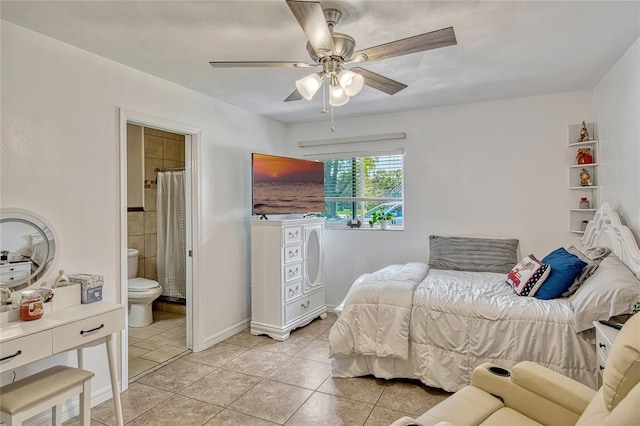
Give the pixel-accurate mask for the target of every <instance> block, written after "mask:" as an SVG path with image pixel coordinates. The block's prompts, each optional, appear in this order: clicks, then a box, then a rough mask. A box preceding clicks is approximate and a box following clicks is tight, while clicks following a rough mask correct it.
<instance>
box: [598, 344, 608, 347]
mask: <svg viewBox="0 0 640 426" xmlns="http://www.w3.org/2000/svg"><path fill="white" fill-rule="evenodd" d="M598 346H600V347H601V348H606V347H607V345H605V344H604V343H599V344H598Z"/></svg>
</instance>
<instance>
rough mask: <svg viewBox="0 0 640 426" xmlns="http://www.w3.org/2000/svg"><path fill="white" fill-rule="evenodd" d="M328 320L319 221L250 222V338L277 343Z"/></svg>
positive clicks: (309, 219) (322, 223) (310, 219)
mask: <svg viewBox="0 0 640 426" xmlns="http://www.w3.org/2000/svg"><path fill="white" fill-rule="evenodd" d="M326 316H327V307H326V306H325V304H324V218H308V219H284V220H273V219H269V220H253V221H252V222H251V334H254V335H259V334H266V335H268V336H270V337H271V338H273V339H276V340H286V339H287V338H289V333H290V332H291V330H293V329H295V328H298V327H302V326H304V325H307V324H308V323H310V322H311V321H312V320H313V319H314V318H317V317H320V318H322V319H324V318H326Z"/></svg>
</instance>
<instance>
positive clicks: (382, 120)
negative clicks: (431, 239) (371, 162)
mask: <svg viewBox="0 0 640 426" xmlns="http://www.w3.org/2000/svg"><path fill="white" fill-rule="evenodd" d="M345 108H348V106H347V107H345ZM336 113H337V114H339V109H337V110H336ZM591 116H592V115H591V94H590V92H577V93H565V94H556V95H548V96H539V97H529V98H519V99H512V100H502V101H494V102H485V103H477V104H467V105H459V106H451V107H443V108H433V109H425V110H419V111H409V112H401V113H396V114H388V115H378V116H368V117H361V118H353V119H344V120H337V121H336V124H335V127H336V131H335V133H331V132H330V131H329V123H328V122H318V123H305V124H299V125H291V126H289V128H288V141H289V146H290V153H291V154H295V155H302V154H304V153H308V152H318V151H319V150H318V149H317V148H316V149H315V150H314V151H312V150H311V149H309V148H305V149H299V148H297V142H298V141H300V140H310V139H311V140H315V139H322V138H327V139H330V138H337V137H343V136H357V135H372V134H377V133H390V132H400V131H402V132H406V133H407V138H406V139H405V140H401V141H389V142H379V143H376V144H374V146H376V147H381V146H388V147H402V148H404V149H405V150H406V155H405V212H404V215H405V216H404V222H405V230H404V231H402V232H391V231H386V232H372V231H370V230H362V229H360V230H348V229H345V230H328V231H327V235H326V259H327V265H328V267H327V268H326V277H327V291H326V294H327V304H329V305H336V304H338V303H339V302H340V301H341V299H342V298H343V297H344V295H345V294H346V291H347V289H348V288H349V286H350V285H351V283H352V282H353V280H354V279H355V278H356V277H357V276H358V275H360V274H362V273H365V272H370V271H372V270H374V269H376V268H379V267H382V266H384V265H386V264H389V263H393V262H407V261H412V260H414V261H426V260H427V259H428V256H427V254H428V243H427V238H428V236H429V235H430V234H440V235H465V236H477V237H497V238H518V239H519V240H520V248H519V250H520V255H526V254H529V253H534V254H536V255H537V256H539V257H543V256H545V255H546V254H547V253H548V252H549V251H551V250H552V249H555V248H557V247H559V246H561V245H568V244H575V243H577V242H578V240H577V238H576V237H575V236H574V235H572V234H570V233H569V231H568V229H569V224H568V222H569V214H568V209H569V207H570V206H571V205H572V201H575V200H572V199H571V195H570V191H569V190H568V189H567V188H568V171H567V164H568V161H570V160H572V159H573V158H572V155H575V153H569V150H568V148H567V125H568V124H570V123H579V122H581V121H582V120H587V121H589V120H590V119H591ZM354 145H356V144H352V146H347V145H340V146H338V147H337V148H336V150H337V151H349V150H353V149H357V148H362V147H363V146H366V144H357V146H354ZM571 154H572V155H571Z"/></svg>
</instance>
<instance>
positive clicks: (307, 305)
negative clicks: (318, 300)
mask: <svg viewBox="0 0 640 426" xmlns="http://www.w3.org/2000/svg"><path fill="white" fill-rule="evenodd" d="M310 303H311V302H310V301H309V300H307V304H306V305H305V304H304V303H303V304H302V305H300V306H302V307H303V308H305V309H307V308H308V307H309V304H310Z"/></svg>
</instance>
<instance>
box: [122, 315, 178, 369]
mask: <svg viewBox="0 0 640 426" xmlns="http://www.w3.org/2000/svg"><path fill="white" fill-rule="evenodd" d="M186 336H187V330H186V321H185V316H184V315H180V314H172V313H169V312H163V311H154V312H153V324H151V325H148V326H146V327H129V380H130V381H131V380H135V379H136V378H137V377H139V376H140V375H142V374H144V373H145V372H147V371H149V370H152V369H154V368H155V369H157V368H159V367H161V366H162V365H163V364H164V363H166V362H168V361H171V360H172V359H174V358H176V357H178V356H180V355H182V354H185V353H187V352H189V350H188V349H187V343H186Z"/></svg>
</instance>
